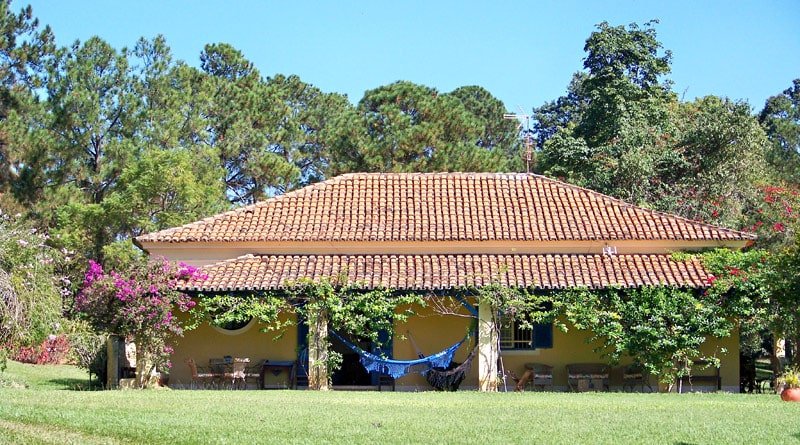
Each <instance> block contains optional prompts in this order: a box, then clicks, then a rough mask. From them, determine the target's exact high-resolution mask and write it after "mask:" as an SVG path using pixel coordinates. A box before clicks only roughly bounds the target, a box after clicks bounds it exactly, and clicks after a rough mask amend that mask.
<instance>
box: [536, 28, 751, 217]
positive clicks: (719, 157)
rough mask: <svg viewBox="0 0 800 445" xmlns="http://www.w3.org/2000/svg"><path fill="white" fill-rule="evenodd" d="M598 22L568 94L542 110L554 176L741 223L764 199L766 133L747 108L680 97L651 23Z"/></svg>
mask: <svg viewBox="0 0 800 445" xmlns="http://www.w3.org/2000/svg"><path fill="white" fill-rule="evenodd" d="M654 23H656V22H649V23H647V24H646V26H645V28H644V29H641V28H639V27H638V26H637V25H635V24H632V25H629V27H628V28H627V29H626V28H624V27H610V26H608V24H607V23H602V24H600V25H598V31H596V32H594V33H592V35H591V36H590V37H589V39H588V40H587V42H586V46H585V48H584V49H585V50H586V51H587V57H586V61H585V63H584V68H585V69H586V70H587V71H586V72H579V73H577V74H575V75H574V76H573V78H572V82H571V83H570V85H569V87H568V90H567V95H566V96H563V97H561V98H559V99H558V100H556V101H553V102H550V103H548V104H545V105H544V106H543V107H540V108H538V109H536V110H535V117H536V123H535V124H534V128H535V129H536V131H537V133H538V140H537V144H538V145H539V148H540V150H541V151H540V152H539V156H538V159H537V168H538V169H539V171H541V172H543V173H544V174H546V175H548V176H554V177H559V178H562V179H564V180H566V181H568V182H572V183H574V184H577V185H580V186H583V187H588V188H591V189H593V190H597V191H599V192H602V193H605V194H608V195H611V196H614V197H617V198H620V199H623V200H625V201H628V202H632V203H634V204H637V205H640V206H643V207H648V208H652V209H655V210H659V211H664V212H669V213H675V214H678V215H681V216H684V217H687V218H690V219H695V220H703V221H708V222H713V223H717V224H721V225H725V226H729V227H742V225H743V224H744V218H745V216H744V212H746V211H747V209H749V208H752V207H753V206H754V203H755V202H757V200H758V187H757V185H758V184H759V183H760V181H761V180H762V178H763V177H764V175H765V172H766V168H765V148H766V146H767V140H766V136H765V134H764V132H763V131H762V130H761V128H760V127H759V125H758V122H757V121H756V120H755V119H754V118H753V116H751V115H750V111H749V106H748V105H747V104H746V103H742V102H733V101H730V100H728V99H721V98H717V97H713V96H709V97H705V98H702V99H698V100H696V101H695V102H690V103H680V102H678V100H677V97H676V95H675V94H674V93H673V92H672V91H671V89H670V88H671V83H670V82H669V81H668V80H661V79H662V78H663V76H665V75H667V74H669V72H670V66H669V63H670V60H671V54H670V52H669V51H665V52H664V54H663V55H661V54H660V50H661V44H660V43H659V42H658V40H657V39H656V33H655V29H654V28H653V25H654Z"/></svg>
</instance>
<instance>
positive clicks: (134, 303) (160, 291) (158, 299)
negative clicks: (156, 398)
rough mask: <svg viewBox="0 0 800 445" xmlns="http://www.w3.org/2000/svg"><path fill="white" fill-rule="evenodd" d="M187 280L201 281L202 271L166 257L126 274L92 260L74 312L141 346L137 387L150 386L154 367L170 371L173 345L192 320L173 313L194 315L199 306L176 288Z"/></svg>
mask: <svg viewBox="0 0 800 445" xmlns="http://www.w3.org/2000/svg"><path fill="white" fill-rule="evenodd" d="M182 280H202V276H201V275H200V274H199V272H198V271H197V269H195V268H193V267H190V266H187V265H185V264H180V265H176V264H174V263H170V262H168V261H167V260H166V259H164V258H157V259H152V260H150V261H140V262H137V263H135V264H133V265H131V267H129V268H127V270H126V271H124V272H117V271H110V272H105V271H104V270H103V267H102V266H101V265H100V264H98V263H96V262H93V261H92V262H90V266H89V270H88V271H87V272H86V276H85V279H84V282H83V287H82V289H81V291H80V293H79V294H78V296H77V298H76V299H75V310H76V311H77V312H78V314H79V316H80V317H82V318H83V319H85V320H86V321H88V322H89V323H90V324H91V325H92V327H93V328H94V329H95V330H97V331H99V332H103V333H106V334H109V335H118V336H121V337H130V338H131V339H132V340H133V342H134V343H135V344H136V379H137V381H136V384H137V387H139V388H145V387H147V382H148V379H149V377H150V375H152V373H153V371H154V370H155V369H161V370H164V369H169V367H170V366H171V363H170V362H169V358H170V354H171V353H172V346H171V345H172V342H173V341H174V340H175V338H176V337H182V336H183V332H184V330H185V329H187V328H191V327H192V325H191V319H190V321H189V322H182V321H180V320H179V319H178V317H175V316H174V315H173V311H175V310H179V311H181V312H189V311H190V310H191V308H192V307H193V306H194V305H195V303H194V301H192V300H191V298H189V296H188V295H186V294H184V293H182V292H179V291H177V290H176V286H177V283H178V282H179V281H182Z"/></svg>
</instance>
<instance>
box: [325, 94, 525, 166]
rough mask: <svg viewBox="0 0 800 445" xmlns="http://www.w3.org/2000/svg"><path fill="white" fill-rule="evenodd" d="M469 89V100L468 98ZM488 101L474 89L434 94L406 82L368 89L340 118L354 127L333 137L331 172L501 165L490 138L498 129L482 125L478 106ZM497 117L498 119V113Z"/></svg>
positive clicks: (504, 159) (483, 118)
mask: <svg viewBox="0 0 800 445" xmlns="http://www.w3.org/2000/svg"><path fill="white" fill-rule="evenodd" d="M473 93H475V94H473ZM470 94H473V96H474V97H475V100H474V101H471V100H467V99H469V97H470ZM481 102H482V104H481V105H480V106H479V103H481ZM493 105H495V104H493V103H491V100H490V98H489V97H487V96H484V95H483V94H482V93H481V92H478V91H477V90H476V91H472V92H470V91H469V90H463V91H459V92H457V93H456V94H439V92H438V91H437V90H436V89H434V88H430V87H426V86H422V85H417V84H414V83H411V82H405V81H399V82H395V83H393V84H390V85H386V86H382V87H379V88H376V89H374V90H370V91H367V92H366V93H365V94H364V97H363V98H362V99H361V101H360V102H359V104H358V106H357V109H356V114H351V115H349V116H348V117H347V119H346V120H343V121H342V122H341V125H345V126H352V127H353V128H358V129H359V130H358V132H352V133H349V135H348V136H350V137H349V138H348V137H340V139H339V140H338V145H337V146H336V147H335V153H334V154H333V155H332V160H333V162H334V163H335V165H333V166H332V171H333V172H335V173H342V172H346V171H394V172H415V171H502V170H506V168H507V164H508V162H509V160H508V159H507V153H506V151H504V150H498V149H496V146H495V142H494V141H492V140H491V139H492V138H498V137H499V134H498V133H493V134H492V135H491V136H489V134H490V133H487V132H486V130H487V127H486V126H485V125H482V123H485V122H486V118H487V115H486V114H482V113H483V111H482V110H481V107H488V108H491V107H492V106H493ZM468 107H472V108H468ZM496 119H497V120H498V121H501V120H502V113H498V115H497V117H496ZM498 127H502V125H498ZM492 131H493V132H494V129H492ZM347 133H348V132H340V133H339V136H345V135H347ZM482 144H483V145H482ZM517 165H519V161H518V160H517Z"/></svg>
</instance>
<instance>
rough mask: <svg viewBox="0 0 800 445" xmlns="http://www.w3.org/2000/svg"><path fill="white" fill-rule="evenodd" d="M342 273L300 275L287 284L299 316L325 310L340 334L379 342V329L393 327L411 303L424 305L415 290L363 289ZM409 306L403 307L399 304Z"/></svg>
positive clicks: (310, 316) (403, 318)
mask: <svg viewBox="0 0 800 445" xmlns="http://www.w3.org/2000/svg"><path fill="white" fill-rule="evenodd" d="M343 282H344V278H343V277H337V278H334V279H323V280H320V281H319V282H314V281H311V280H307V279H303V280H299V281H297V282H296V283H290V284H289V291H288V292H289V294H290V298H291V300H292V301H293V304H294V305H295V307H296V311H297V312H298V314H299V315H300V317H301V318H302V319H305V320H313V319H315V318H316V317H318V316H319V314H325V315H326V317H327V318H328V321H329V323H330V327H331V328H332V329H333V330H335V331H339V332H341V333H342V334H347V335H352V336H355V337H364V338H367V339H369V340H370V341H372V342H374V343H377V344H379V345H380V344H381V340H380V338H379V333H380V332H381V331H388V332H393V331H394V324H395V322H401V323H402V322H404V321H406V320H407V319H408V317H409V316H411V315H413V312H412V310H411V309H410V305H412V304H419V305H424V300H423V299H422V298H421V297H420V296H419V295H416V294H402V293H396V292H394V291H392V290H389V289H372V290H366V289H363V285H362V284H361V283H346V284H342V283H343ZM402 306H408V307H407V308H406V309H404V310H402V311H398V308H399V307H402Z"/></svg>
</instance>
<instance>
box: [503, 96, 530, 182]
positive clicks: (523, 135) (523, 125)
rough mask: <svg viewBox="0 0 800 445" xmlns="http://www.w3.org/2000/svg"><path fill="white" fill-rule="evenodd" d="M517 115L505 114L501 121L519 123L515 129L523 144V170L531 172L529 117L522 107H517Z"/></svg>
mask: <svg viewBox="0 0 800 445" xmlns="http://www.w3.org/2000/svg"><path fill="white" fill-rule="evenodd" d="M517 108H519V113H506V114H504V115H503V119H516V120H518V121H519V125H518V126H517V129H518V130H519V132H520V139H522V142H523V143H524V144H525V169H526V170H527V172H528V173H530V172H531V160H532V158H533V149H532V146H533V132H532V131H531V116H530V115H529V114H527V113H525V110H524V109H523V108H522V106H520V105H517Z"/></svg>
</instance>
